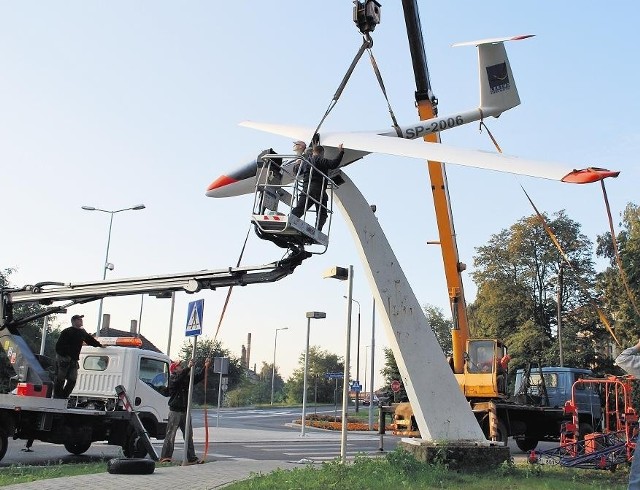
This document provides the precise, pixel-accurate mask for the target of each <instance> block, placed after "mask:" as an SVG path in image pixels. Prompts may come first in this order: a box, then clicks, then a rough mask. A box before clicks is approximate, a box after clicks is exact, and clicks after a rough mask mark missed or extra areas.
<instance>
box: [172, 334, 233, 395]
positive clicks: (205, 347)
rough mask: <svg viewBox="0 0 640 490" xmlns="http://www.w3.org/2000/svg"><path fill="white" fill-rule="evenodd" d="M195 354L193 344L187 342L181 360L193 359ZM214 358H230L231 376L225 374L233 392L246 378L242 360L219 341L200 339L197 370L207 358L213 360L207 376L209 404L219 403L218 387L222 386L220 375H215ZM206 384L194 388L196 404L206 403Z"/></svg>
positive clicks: (196, 360)
mask: <svg viewBox="0 0 640 490" xmlns="http://www.w3.org/2000/svg"><path fill="white" fill-rule="evenodd" d="M192 353H193V344H192V343H191V342H189V341H185V342H184V344H182V348H181V349H180V358H181V359H183V360H186V361H188V360H189V359H191V355H192ZM214 357H228V358H229V374H226V375H225V374H223V376H226V377H227V378H228V386H229V390H233V389H234V388H235V387H236V386H238V385H239V384H240V382H241V381H242V380H243V378H244V369H243V367H242V365H241V364H240V359H238V358H237V357H233V356H231V354H230V353H229V350H228V349H224V348H223V347H222V343H221V342H220V341H219V340H213V339H208V338H206V337H203V338H199V339H198V344H197V349H196V358H195V364H196V369H197V368H198V367H199V366H202V365H203V364H204V360H205V359H206V358H210V359H211V368H210V371H209V373H208V374H207V384H206V390H207V399H206V401H207V404H214V403H215V404H217V403H218V387H219V384H220V375H219V374H214V373H213V358H214ZM204 390H205V384H204V381H203V382H202V383H198V384H197V385H195V386H194V387H193V401H194V402H195V403H199V404H202V403H204V402H205V393H204Z"/></svg>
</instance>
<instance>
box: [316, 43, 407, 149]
mask: <svg viewBox="0 0 640 490" xmlns="http://www.w3.org/2000/svg"><path fill="white" fill-rule="evenodd" d="M372 47H373V39H371V35H370V34H369V33H368V32H367V33H366V34H364V35H363V37H362V45H361V46H360V49H358V52H357V53H356V55H355V57H354V58H353V61H352V62H351V65H350V66H349V68H348V69H347V72H346V73H345V74H344V77H343V78H342V81H341V82H340V85H339V86H338V89H337V90H336V92H335V93H334V94H333V98H332V99H331V102H329V106H328V107H327V110H326V111H325V113H324V116H322V119H321V120H320V122H319V123H318V126H317V127H316V129H315V131H314V132H313V138H312V143H313V142H314V141H315V140H316V138H317V136H318V131H320V127H321V126H322V124H323V123H324V121H325V119H326V118H327V116H328V115H329V113H330V112H331V111H332V110H333V108H334V107H335V106H336V104H337V103H338V99H339V98H340V96H341V95H342V92H343V91H344V89H345V87H346V86H347V83H348V82H349V78H351V74H352V73H353V70H354V69H355V67H356V65H357V64H358V62H359V61H360V58H362V55H363V54H364V52H365V50H366V51H368V52H369V59H370V60H371V66H372V67H373V72H374V73H375V75H376V79H377V80H378V84H379V85H380V89H381V90H382V94H383V95H384V98H385V100H386V101H387V107H388V109H389V115H390V116H391V121H392V122H393V129H395V131H396V133H397V135H398V137H400V138H402V130H401V129H400V126H399V125H398V121H397V120H396V116H395V114H394V112H393V109H392V108H391V103H390V102H389V97H388V96H387V90H386V88H385V86H384V81H383V80H382V74H381V73H380V69H379V68H378V63H377V62H376V59H375V57H374V56H373V51H372V50H371V48H372Z"/></svg>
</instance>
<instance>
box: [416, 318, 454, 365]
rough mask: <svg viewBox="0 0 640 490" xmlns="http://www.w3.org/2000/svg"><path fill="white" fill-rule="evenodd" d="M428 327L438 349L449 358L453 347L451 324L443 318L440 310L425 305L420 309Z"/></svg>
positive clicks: (450, 321) (447, 319) (449, 320)
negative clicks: (427, 322)
mask: <svg viewBox="0 0 640 490" xmlns="http://www.w3.org/2000/svg"><path fill="white" fill-rule="evenodd" d="M422 308H423V310H424V313H425V315H426V316H427V320H428V321H429V326H430V327H431V330H432V331H433V333H434V334H435V336H436V339H437V340H438V344H440V348H441V349H442V352H443V353H444V355H445V356H450V355H451V354H452V353H453V347H452V343H451V328H452V327H453V322H452V320H451V319H450V318H445V317H444V313H443V312H442V309H441V308H438V307H437V306H433V305H426V306H423V307H422Z"/></svg>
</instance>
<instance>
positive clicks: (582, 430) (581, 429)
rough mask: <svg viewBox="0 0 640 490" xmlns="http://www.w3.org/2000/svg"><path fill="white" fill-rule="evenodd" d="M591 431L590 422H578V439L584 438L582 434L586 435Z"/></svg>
mask: <svg viewBox="0 0 640 490" xmlns="http://www.w3.org/2000/svg"><path fill="white" fill-rule="evenodd" d="M592 433H593V426H592V425H591V424H588V423H586V422H580V424H579V425H578V439H579V440H581V441H582V440H584V436H586V435H587V434H592Z"/></svg>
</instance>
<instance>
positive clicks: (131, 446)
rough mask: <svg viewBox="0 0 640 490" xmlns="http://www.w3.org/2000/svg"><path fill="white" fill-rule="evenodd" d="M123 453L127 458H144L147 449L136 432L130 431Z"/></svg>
mask: <svg viewBox="0 0 640 490" xmlns="http://www.w3.org/2000/svg"><path fill="white" fill-rule="evenodd" d="M122 453H123V454H124V455H125V456H126V457H127V458H144V457H145V456H146V455H147V449H146V448H145V447H144V443H143V442H142V440H141V439H140V436H138V434H137V433H136V431H135V430H130V431H129V434H128V435H127V442H126V443H125V444H124V446H122Z"/></svg>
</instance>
